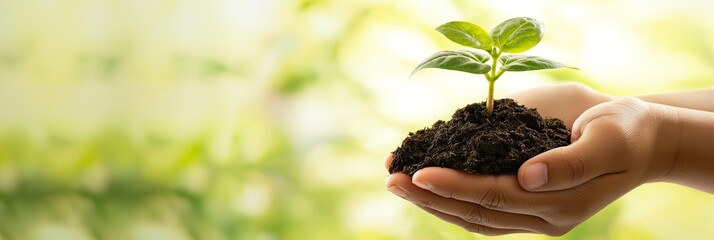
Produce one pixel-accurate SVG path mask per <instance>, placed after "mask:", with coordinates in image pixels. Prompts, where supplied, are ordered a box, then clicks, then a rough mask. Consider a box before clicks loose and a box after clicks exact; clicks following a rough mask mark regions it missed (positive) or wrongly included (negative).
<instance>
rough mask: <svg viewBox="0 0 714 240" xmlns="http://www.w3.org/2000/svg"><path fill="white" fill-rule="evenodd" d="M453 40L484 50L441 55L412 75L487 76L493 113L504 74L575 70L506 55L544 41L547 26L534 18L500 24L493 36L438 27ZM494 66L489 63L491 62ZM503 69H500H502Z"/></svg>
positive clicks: (459, 26)
mask: <svg viewBox="0 0 714 240" xmlns="http://www.w3.org/2000/svg"><path fill="white" fill-rule="evenodd" d="M436 31H439V32H440V33H441V34H443V35H444V36H446V38H448V39H449V40H451V41H453V42H455V43H458V44H460V45H463V46H466V47H471V48H475V49H478V50H483V51H484V52H485V53H484V52H480V51H478V52H476V51H471V50H455V51H453V50H447V51H441V52H437V53H435V54H434V55H431V56H429V57H428V58H427V59H426V60H424V61H423V62H422V63H420V64H419V66H417V67H416V69H414V71H413V72H412V75H414V73H416V72H417V71H419V70H421V69H425V68H441V69H447V70H456V71H462V72H467V73H473V74H483V75H484V76H485V77H486V80H487V81H488V99H487V100H486V109H487V110H488V113H489V114H491V112H493V86H494V83H495V82H496V80H498V78H500V77H501V75H503V73H504V72H523V71H533V70H543V69H553V68H562V67H566V68H573V69H577V68H574V67H568V66H566V65H564V64H562V63H559V62H556V61H552V60H548V59H544V58H541V57H538V56H524V55H503V53H521V52H525V51H526V50H528V49H531V48H532V47H534V46H535V45H537V44H538V43H539V42H540V40H541V39H543V23H542V22H541V21H538V20H536V19H533V18H527V17H519V18H512V19H508V20H506V21H504V22H502V23H501V24H498V26H496V27H495V28H494V29H493V30H491V33H490V34H489V33H488V32H486V31H485V30H483V28H481V27H480V26H478V25H475V24H473V23H469V22H462V21H454V22H448V23H446V24H444V25H441V26H439V27H438V28H436ZM489 60H490V61H491V62H490V63H487V62H488V61H489ZM499 66H500V67H499Z"/></svg>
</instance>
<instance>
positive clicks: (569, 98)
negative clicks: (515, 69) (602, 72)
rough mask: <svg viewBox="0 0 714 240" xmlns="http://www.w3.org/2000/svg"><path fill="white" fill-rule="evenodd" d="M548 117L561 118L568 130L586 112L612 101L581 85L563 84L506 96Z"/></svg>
mask: <svg viewBox="0 0 714 240" xmlns="http://www.w3.org/2000/svg"><path fill="white" fill-rule="evenodd" d="M506 97H507V98H512V99H514V100H516V101H517V102H518V103H520V104H522V105H525V106H526V107H530V108H536V109H537V110H538V113H540V114H541V115H543V116H546V117H553V118H560V119H561V120H563V122H565V126H566V127H567V128H568V129H571V128H572V127H573V123H574V122H575V119H577V118H578V117H579V116H580V115H581V114H582V113H583V112H585V110H587V109H588V108H591V107H592V106H595V105H598V104H600V103H603V102H607V101H610V100H612V97H610V96H608V95H605V94H602V93H600V92H597V91H595V90H593V89H591V88H589V87H587V86H585V85H583V84H580V83H561V84H555V85H547V86H541V87H536V88H531V89H528V90H525V91H521V92H517V93H514V94H511V95H509V96H506Z"/></svg>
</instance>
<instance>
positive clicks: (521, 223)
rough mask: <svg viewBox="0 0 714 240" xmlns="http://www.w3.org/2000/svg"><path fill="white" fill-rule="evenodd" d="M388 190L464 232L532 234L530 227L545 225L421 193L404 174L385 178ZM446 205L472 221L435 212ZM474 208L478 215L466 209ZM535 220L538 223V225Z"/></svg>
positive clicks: (519, 216)
mask: <svg viewBox="0 0 714 240" xmlns="http://www.w3.org/2000/svg"><path fill="white" fill-rule="evenodd" d="M387 189H389V190H390V191H391V192H393V193H394V194H395V195H398V196H400V197H402V198H404V199H406V200H408V201H410V202H412V203H414V205H417V206H418V207H420V208H422V209H424V210H425V211H427V212H429V213H431V214H432V215H435V216H437V217H439V218H440V219H442V220H444V221H447V222H450V223H452V224H456V225H458V226H461V227H463V228H464V229H466V230H469V231H471V232H475V233H479V234H484V235H503V234H509V233H522V232H532V231H529V230H527V229H529V228H530V227H531V226H535V225H542V224H547V223H546V222H545V221H544V220H542V219H540V218H537V217H533V216H525V215H515V214H509V213H503V212H496V211H493V210H489V209H485V208H482V207H479V206H478V205H475V204H473V203H467V202H462V201H458V200H455V199H447V198H443V197H441V196H439V195H436V194H434V193H432V192H429V191H427V190H424V189H421V188H419V187H418V186H416V185H414V184H412V179H411V177H409V176H408V175H406V174H403V173H395V174H392V175H390V176H389V177H388V178H387ZM453 204H457V205H453ZM445 205H452V206H450V207H447V208H446V209H448V210H449V211H453V212H457V211H458V210H457V208H464V209H466V210H467V211H465V212H464V211H462V212H464V213H463V214H467V215H470V216H467V217H468V218H469V219H470V220H471V221H467V220H465V219H464V218H462V217H459V216H455V215H451V214H449V213H445V212H442V211H439V210H438V208H441V207H444V206H445ZM469 205H471V206H469ZM473 206H475V207H476V208H477V210H479V211H478V212H471V211H468V209H473V208H472V207H473ZM469 212H470V213H469ZM509 215H510V216H509ZM464 216H465V215H464ZM487 218H488V219H487ZM536 219H539V220H540V221H538V220H536ZM540 229H544V228H540Z"/></svg>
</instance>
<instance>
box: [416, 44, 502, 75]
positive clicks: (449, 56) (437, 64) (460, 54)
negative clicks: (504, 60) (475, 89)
mask: <svg viewBox="0 0 714 240" xmlns="http://www.w3.org/2000/svg"><path fill="white" fill-rule="evenodd" d="M490 59H491V57H490V56H489V55H488V54H485V53H480V52H473V51H468V50H458V51H441V52H437V53H435V54H434V55H431V56H429V57H428V58H426V59H425V60H424V61H423V62H422V63H420V64H419V66H417V67H416V69H414V71H412V74H411V75H410V77H411V76H412V75H414V73H416V72H417V71H419V70H421V69H425V68H441V69H447V70H456V71H461V72H467V73H474V74H484V73H487V72H488V71H490V70H491V66H489V65H487V64H484V63H485V62H486V61H488V60H490Z"/></svg>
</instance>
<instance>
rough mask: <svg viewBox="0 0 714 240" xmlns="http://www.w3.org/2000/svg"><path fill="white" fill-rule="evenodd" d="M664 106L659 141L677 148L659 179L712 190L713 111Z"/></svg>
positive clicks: (713, 185)
mask: <svg viewBox="0 0 714 240" xmlns="http://www.w3.org/2000/svg"><path fill="white" fill-rule="evenodd" d="M665 108H666V109H665V114H666V115H665V116H664V117H663V118H664V119H665V120H664V121H663V125H662V127H664V128H667V129H664V133H666V134H665V136H662V137H663V138H664V139H663V141H662V142H664V143H665V144H671V145H674V146H675V147H676V148H675V149H676V150H675V151H674V154H672V155H671V156H673V157H674V159H673V161H672V162H671V164H670V167H669V169H666V171H665V172H664V178H663V179H662V180H664V181H667V182H672V183H677V184H681V185H684V186H688V187H692V188H696V189H699V190H702V191H706V192H709V193H714V113H713V112H706V111H699V110H692V109H687V108H680V107H665ZM667 139H669V140H667ZM667 147H669V146H659V148H667Z"/></svg>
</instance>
